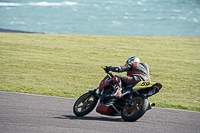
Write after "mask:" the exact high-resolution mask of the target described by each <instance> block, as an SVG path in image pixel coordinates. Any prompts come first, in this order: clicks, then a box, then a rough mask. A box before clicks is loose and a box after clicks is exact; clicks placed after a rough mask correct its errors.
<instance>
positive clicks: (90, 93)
mask: <svg viewBox="0 0 200 133" xmlns="http://www.w3.org/2000/svg"><path fill="white" fill-rule="evenodd" d="M98 89H99V86H98V87H97V88H96V89H94V90H92V91H89V95H88V96H87V97H86V98H84V99H83V101H82V103H85V101H86V100H87V99H88V98H89V97H90V96H91V95H94V96H95V97H98V93H97V90H98Z"/></svg>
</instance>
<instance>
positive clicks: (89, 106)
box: [73, 93, 98, 116]
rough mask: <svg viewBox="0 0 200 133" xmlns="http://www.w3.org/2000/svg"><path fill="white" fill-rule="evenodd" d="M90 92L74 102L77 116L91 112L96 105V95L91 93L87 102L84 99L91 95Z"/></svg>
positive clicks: (74, 110)
mask: <svg viewBox="0 0 200 133" xmlns="http://www.w3.org/2000/svg"><path fill="white" fill-rule="evenodd" d="M89 94H90V93H85V94H83V95H82V96H81V97H79V98H78V99H77V100H76V102H75V103H74V107H73V112H74V114H75V115H76V116H84V115H87V114H88V113H90V112H91V111H92V110H93V109H94V108H95V106H96V104H97V101H98V98H97V96H95V95H91V96H90V97H88V98H87V99H86V100H85V102H84V103H83V100H84V99H85V98H86V97H87V96H88V95H89Z"/></svg>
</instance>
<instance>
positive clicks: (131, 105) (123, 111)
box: [73, 67, 162, 121]
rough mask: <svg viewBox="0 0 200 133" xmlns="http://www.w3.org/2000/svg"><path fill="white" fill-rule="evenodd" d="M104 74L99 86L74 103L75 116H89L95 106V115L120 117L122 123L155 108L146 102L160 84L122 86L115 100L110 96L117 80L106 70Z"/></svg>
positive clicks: (136, 118)
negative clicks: (119, 95) (120, 93)
mask: <svg viewBox="0 0 200 133" xmlns="http://www.w3.org/2000/svg"><path fill="white" fill-rule="evenodd" d="M102 68H103V67H102ZM103 69H104V70H105V68H103ZM105 72H106V73H107V75H106V76H105V78H104V79H103V80H102V81H101V82H100V84H99V86H98V87H97V88H96V89H94V90H91V91H89V92H87V93H85V94H83V95H82V96H80V97H79V98H78V99H77V100H76V102H75V103H74V106H73V112H74V114H75V115H76V116H85V115H87V114H89V113H90V112H91V111H92V110H93V109H94V108H95V107H96V105H97V107H96V112H97V113H100V114H102V115H109V116H115V115H121V118H122V119H123V120H124V121H136V120H138V119H140V118H141V117H142V116H143V115H144V114H145V112H146V111H147V110H149V109H151V108H152V107H153V106H155V103H149V102H148V97H150V96H152V95H154V94H156V93H158V92H159V90H160V89H161V88H162V85H161V84H160V83H156V82H148V81H140V82H138V83H137V84H136V85H128V86H123V85H122V86H123V87H122V95H121V97H120V98H116V97H113V96H112V94H113V93H114V91H115V90H114V87H115V85H116V83H117V81H118V78H117V76H114V75H113V73H110V72H107V71H106V70H105Z"/></svg>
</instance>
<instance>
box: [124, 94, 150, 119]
mask: <svg viewBox="0 0 200 133" xmlns="http://www.w3.org/2000/svg"><path fill="white" fill-rule="evenodd" d="M148 105H149V101H148V99H147V98H146V97H145V96H143V95H137V96H136V97H134V98H133V99H132V100H131V105H125V106H124V108H123V109H122V110H121V117H122V119H123V120H124V121H136V120H138V119H139V118H141V117H142V116H143V115H144V114H145V112H146V111H147V109H148Z"/></svg>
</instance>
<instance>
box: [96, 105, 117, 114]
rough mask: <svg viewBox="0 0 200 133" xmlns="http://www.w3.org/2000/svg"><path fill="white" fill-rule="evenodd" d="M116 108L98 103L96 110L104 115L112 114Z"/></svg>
mask: <svg viewBox="0 0 200 133" xmlns="http://www.w3.org/2000/svg"><path fill="white" fill-rule="evenodd" d="M113 111H114V110H113V109H112V108H111V107H107V106H106V105H104V104H98V106H97V108H96V112H97V113H100V114H103V115H110V114H111V113H112V112H113Z"/></svg>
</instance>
